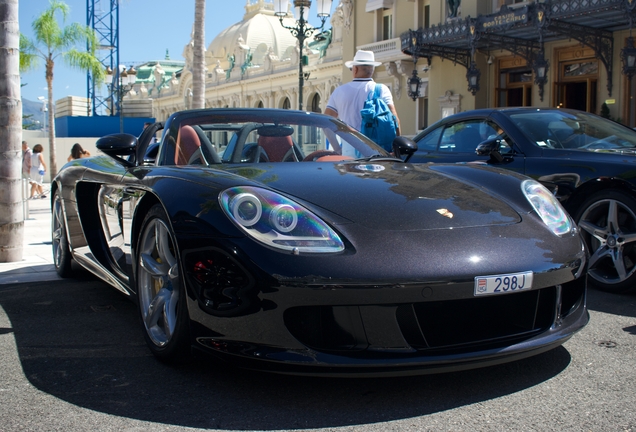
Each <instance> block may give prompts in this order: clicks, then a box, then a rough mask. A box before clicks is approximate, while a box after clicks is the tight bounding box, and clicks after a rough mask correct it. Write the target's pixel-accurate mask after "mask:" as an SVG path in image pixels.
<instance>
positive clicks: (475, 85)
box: [466, 61, 481, 96]
mask: <svg viewBox="0 0 636 432" xmlns="http://www.w3.org/2000/svg"><path fill="white" fill-rule="evenodd" d="M480 77H481V71H480V70H479V69H477V63H475V62H474V61H471V62H470V66H469V68H468V70H467V71H466V79H467V80H468V91H469V92H471V93H472V94H473V96H474V95H475V93H477V92H478V91H479V78H480Z"/></svg>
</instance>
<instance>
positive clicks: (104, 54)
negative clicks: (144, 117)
mask: <svg viewBox="0 0 636 432" xmlns="http://www.w3.org/2000/svg"><path fill="white" fill-rule="evenodd" d="M86 25H87V26H88V27H90V28H91V29H93V31H94V32H95V34H96V35H97V40H98V41H99V49H98V50H97V52H96V55H97V57H98V58H99V61H100V62H101V63H102V65H103V66H104V70H106V69H107V68H110V69H111V70H112V71H116V72H115V73H116V74H118V73H119V0H86ZM115 78H118V76H116V77H115ZM86 87H87V95H88V99H89V101H90V104H91V105H90V106H91V107H92V114H93V115H94V116H96V115H101V114H102V113H104V112H105V111H108V112H109V113H110V115H115V113H116V111H117V110H118V109H119V107H120V106H121V102H122V101H120V100H119V98H120V96H119V93H118V92H113V88H112V87H109V91H108V93H109V94H108V95H107V96H106V97H103V96H102V92H101V91H100V89H99V87H97V85H96V82H95V79H94V77H93V75H92V74H91V72H90V71H89V72H88V73H87V75H86Z"/></svg>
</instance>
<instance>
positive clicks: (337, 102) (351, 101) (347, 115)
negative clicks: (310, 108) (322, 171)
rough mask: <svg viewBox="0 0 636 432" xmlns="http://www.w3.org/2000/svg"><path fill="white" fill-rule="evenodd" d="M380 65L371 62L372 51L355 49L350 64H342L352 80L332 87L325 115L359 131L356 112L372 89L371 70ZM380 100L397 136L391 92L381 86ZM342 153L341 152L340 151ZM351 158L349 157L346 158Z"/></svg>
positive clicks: (360, 127)
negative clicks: (350, 73)
mask: <svg viewBox="0 0 636 432" xmlns="http://www.w3.org/2000/svg"><path fill="white" fill-rule="evenodd" d="M381 64H382V63H380V62H376V61H375V54H374V53H373V51H363V50H358V52H356V55H355V56H354V57H353V60H352V61H348V62H345V66H346V67H348V68H349V69H350V70H351V71H352V72H353V81H351V82H348V83H346V84H344V85H341V86H339V87H336V89H335V90H334V92H333V93H332V94H331V97H330V98H329V101H328V102H327V109H326V110H325V114H327V115H330V116H332V117H336V118H338V119H340V120H342V121H344V122H345V123H346V124H348V125H349V126H351V127H352V128H354V129H355V130H357V131H359V130H361V129H362V116H361V115H360V110H361V109H362V108H363V107H364V102H365V101H366V100H367V98H368V97H369V93H371V92H373V91H374V90H375V81H374V80H373V72H374V71H375V67H376V66H379V65H381ZM380 86H381V87H382V93H381V97H382V99H383V100H384V101H385V102H386V104H387V105H388V106H389V109H390V110H391V112H392V113H393V115H394V116H395V119H396V121H397V131H396V132H397V135H400V119H399V118H398V115H397V111H396V110H395V106H394V105H393V96H392V95H391V90H389V88H388V87H387V86H385V85H384V84H380ZM343 154H345V149H343ZM348 156H353V155H348Z"/></svg>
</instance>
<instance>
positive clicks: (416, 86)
mask: <svg viewBox="0 0 636 432" xmlns="http://www.w3.org/2000/svg"><path fill="white" fill-rule="evenodd" d="M407 84H408V85H409V90H408V93H409V97H410V98H411V99H413V100H414V101H415V100H417V98H418V97H420V86H421V85H422V80H421V79H420V77H419V76H417V63H416V64H415V67H414V68H413V74H412V75H411V77H410V78H409V79H408V81H407Z"/></svg>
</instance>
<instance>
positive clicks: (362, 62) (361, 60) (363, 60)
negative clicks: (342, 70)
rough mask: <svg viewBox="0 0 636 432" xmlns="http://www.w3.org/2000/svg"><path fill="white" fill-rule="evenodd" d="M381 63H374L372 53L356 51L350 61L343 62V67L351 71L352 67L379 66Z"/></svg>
mask: <svg viewBox="0 0 636 432" xmlns="http://www.w3.org/2000/svg"><path fill="white" fill-rule="evenodd" d="M381 64H382V63H381V62H377V61H375V54H374V53H373V51H363V50H358V52H357V53H356V55H355V57H354V58H353V60H352V61H348V62H345V66H346V67H348V68H349V69H351V68H352V67H354V66H380V65H381Z"/></svg>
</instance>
